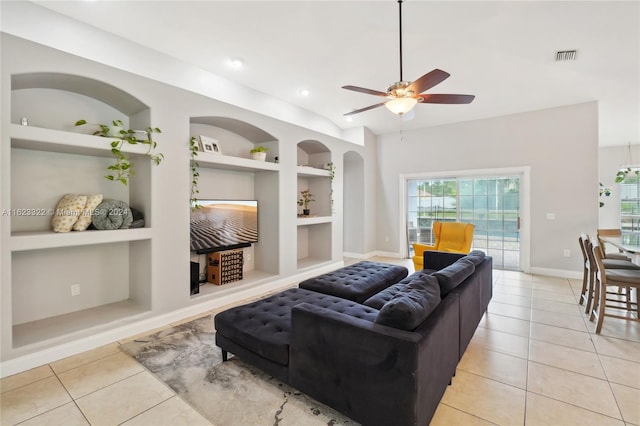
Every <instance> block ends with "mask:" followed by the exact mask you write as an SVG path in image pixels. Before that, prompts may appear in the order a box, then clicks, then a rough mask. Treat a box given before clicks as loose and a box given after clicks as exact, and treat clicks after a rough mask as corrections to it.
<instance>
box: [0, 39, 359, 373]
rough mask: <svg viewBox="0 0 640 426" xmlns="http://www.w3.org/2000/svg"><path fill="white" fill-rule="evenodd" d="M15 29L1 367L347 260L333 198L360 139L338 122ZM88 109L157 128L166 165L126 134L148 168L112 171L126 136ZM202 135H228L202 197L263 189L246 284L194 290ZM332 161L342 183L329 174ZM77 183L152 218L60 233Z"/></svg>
mask: <svg viewBox="0 0 640 426" xmlns="http://www.w3.org/2000/svg"><path fill="white" fill-rule="evenodd" d="M1 37H2V50H1V52H0V56H2V61H1V62H0V63H1V66H0V81H1V83H2V92H1V93H0V110H2V114H1V115H0V123H1V130H2V132H1V133H0V212H2V214H1V215H0V225H1V226H0V334H1V336H0V338H1V341H0V354H1V358H0V362H2V367H3V368H2V371H1V372H0V373H2V375H9V374H14V373H17V372H20V371H24V370H26V369H29V368H33V367H37V366H39V365H43V364H46V363H49V362H52V361H53V360H55V359H60V358H63V357H67V356H71V355H75V354H77V353H80V352H83V351H86V350H90V349H93V348H96V347H99V346H102V345H105V344H109V343H112V342H114V341H116V340H118V339H125V338H128V337H131V336H134V335H139V334H141V333H145V332H148V331H149V330H152V329H155V328H158V327H163V326H166V325H167V324H171V323H173V322H175V321H179V320H182V319H184V318H185V317H189V316H192V315H198V314H201V313H203V312H208V311H211V310H213V309H219V308H221V307H223V306H227V305H228V304H231V303H238V302H240V301H242V300H246V299H251V298H257V297H261V295H263V294H266V293H267V292H272V291H278V290H280V289H283V288H286V287H289V286H291V285H296V283H297V282H300V281H301V280H303V279H306V278H309V277H311V276H314V275H316V274H321V273H324V272H328V271H329V270H332V269H334V268H337V267H339V266H340V265H341V264H342V263H343V259H342V251H341V244H342V232H341V231H342V230H341V229H339V227H342V226H343V222H342V209H341V208H338V211H337V213H336V212H334V211H332V210H333V209H332V198H333V197H332V194H333V189H335V190H336V198H338V205H339V207H341V206H340V204H341V203H342V200H343V193H342V179H343V172H344V170H343V168H342V163H341V161H342V157H343V151H344V150H356V151H360V150H361V148H359V147H357V146H356V147H355V148H354V147H352V146H351V145H352V144H350V143H348V142H346V141H343V140H341V139H339V138H338V137H336V136H331V135H333V134H334V132H333V130H331V129H329V130H330V131H329V133H326V132H324V131H322V130H314V129H316V126H315V125H310V126H309V127H308V128H306V127H304V126H300V125H295V124H292V123H291V122H289V121H286V119H284V120H283V117H286V114H285V115H282V114H279V113H278V114H274V115H270V114H261V113H259V112H256V111H254V110H249V109H245V108H243V107H242V106H240V105H233V104H231V103H229V102H224V101H221V100H218V99H214V98H212V97H211V96H210V95H206V94H202V93H206V92H207V91H206V90H203V91H202V93H196V92H194V91H192V90H184V89H181V88H180V87H176V86H172V85H168V84H164V83H162V82H161V81H159V80H157V79H151V78H146V77H144V76H142V75H140V74H134V73H130V72H128V71H125V70H123V69H121V68H119V66H120V63H119V62H118V61H117V60H114V61H113V66H109V65H105V64H104V63H99V62H95V61H92V60H89V59H86V58H83V57H82V56H79V55H72V54H69V53H66V52H65V51H64V50H58V49H54V48H50V47H47V46H44V45H42V44H38V43H35V42H31V41H28V40H25V39H21V38H18V37H14V36H12V35H9V34H5V33H3V34H2V35H1ZM34 70H38V71H37V72H34ZM41 70H45V71H46V72H41ZM85 76H91V77H85ZM196 84H199V83H197V82H196ZM167 99H170V100H171V102H167ZM278 117H280V118H278ZM23 118H24V119H25V120H23ZM78 120H86V122H87V123H103V124H107V125H108V124H110V123H111V122H112V121H113V120H122V121H123V126H122V127H124V128H131V129H146V128H147V127H149V126H152V127H159V128H161V129H162V133H160V134H157V135H156V134H155V133H154V136H153V139H154V141H156V142H158V147H157V148H156V149H155V150H154V152H156V153H163V154H164V155H165V159H164V160H163V161H162V163H161V164H160V165H159V166H158V167H156V166H155V165H153V163H152V162H151V161H150V158H149V155H148V153H147V148H148V145H135V146H133V145H128V144H125V145H124V146H123V147H122V149H123V151H124V152H125V153H126V154H127V156H128V157H129V158H131V159H132V160H133V162H134V170H135V176H132V177H131V178H130V179H129V182H128V185H127V186H125V185H122V184H120V183H119V182H112V181H109V180H107V179H105V175H107V174H109V173H110V172H109V171H108V167H109V166H110V165H112V164H114V161H115V160H114V158H113V155H112V152H111V146H110V144H111V142H112V141H113V140H114V139H112V138H102V137H98V136H93V135H92V133H93V132H94V131H96V130H97V129H98V128H99V127H98V126H97V125H96V124H87V125H83V126H77V127H76V126H75V123H76V122H77V121H78ZM23 122H26V125H23V124H22V123H23ZM320 128H324V126H320ZM200 136H205V137H208V138H212V139H215V140H216V142H217V146H218V149H217V150H215V151H216V152H204V151H200V152H198V155H197V156H196V157H195V161H197V162H198V164H199V168H198V171H199V173H200V177H199V183H198V188H199V190H200V193H199V194H197V195H196V197H197V198H199V199H218V200H257V201H258V208H259V214H258V227H259V229H258V232H259V241H258V242H257V243H254V244H252V245H251V247H248V248H243V250H244V255H245V256H244V267H243V279H242V280H240V281H236V282H232V283H228V284H224V285H221V286H217V285H214V284H204V285H202V286H200V292H199V294H195V295H191V294H190V292H189V289H190V285H189V284H190V283H189V272H190V268H189V265H188V262H189V260H191V261H194V260H197V258H198V257H200V258H201V259H200V264H201V265H202V269H204V266H205V259H203V258H204V255H195V254H193V253H191V254H190V252H189V204H190V203H189V198H190V182H191V179H190V176H189V165H190V160H191V158H190V155H189V147H190V144H189V140H190V138H191V137H194V138H196V140H199V138H200ZM205 140H206V139H205ZM258 146H263V147H265V148H267V156H266V161H257V160H254V159H252V158H251V154H250V151H251V149H253V148H255V147H258ZM334 156H335V159H337V160H338V163H339V167H338V172H337V176H338V177H337V178H336V179H337V180H336V185H335V188H333V187H332V181H333V177H332V176H333V173H332V172H331V171H330V170H327V163H330V162H332V161H335V159H334ZM304 189H309V190H310V191H311V192H312V193H313V194H314V198H315V201H314V202H313V203H312V204H311V215H310V216H308V217H298V214H302V209H301V208H299V206H297V204H296V201H297V200H298V198H299V192H300V191H301V190H304ZM360 192H362V191H360ZM68 193H74V194H87V195H93V194H102V195H103V197H104V198H105V199H114V200H120V201H124V202H126V203H128V204H129V205H130V206H131V207H132V208H135V209H136V210H137V211H139V212H140V213H141V214H142V215H143V216H144V221H145V223H144V227H141V228H135V229H119V230H109V231H104V230H86V231H72V232H68V233H55V232H53V231H52V230H51V217H52V216H51V214H52V213H53V210H55V208H56V206H57V204H58V202H59V200H60V199H61V198H62V197H63V196H64V195H65V194H68ZM360 205H361V204H360ZM360 205H359V206H360ZM34 211H36V212H37V213H36V214H24V212H34ZM358 211H359V210H358ZM42 212H45V213H44V214H42ZM338 240H340V241H338ZM194 257H195V258H196V259H194Z"/></svg>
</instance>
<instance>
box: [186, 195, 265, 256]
mask: <svg viewBox="0 0 640 426" xmlns="http://www.w3.org/2000/svg"><path fill="white" fill-rule="evenodd" d="M196 203H197V205H198V206H199V207H198V208H192V209H191V221H190V225H191V226H190V228H191V251H195V252H196V253H198V254H204V253H212V252H215V251H222V250H231V249H234V248H240V247H249V246H250V245H251V244H252V243H257V242H258V201H256V200H198V201H197V202H196ZM196 203H193V204H194V205H192V206H191V207H195V204H196Z"/></svg>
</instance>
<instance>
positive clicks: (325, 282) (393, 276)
mask: <svg viewBox="0 0 640 426" xmlns="http://www.w3.org/2000/svg"><path fill="white" fill-rule="evenodd" d="M408 273H409V270H408V269H407V268H405V267H404V266H398V265H391V264H388V263H380V262H370V261H363V262H358V263H355V264H353V265H349V266H346V267H344V268H340V269H337V270H335V271H332V272H329V273H327V274H323V275H319V276H317V277H313V278H309V279H308V280H305V281H303V282H301V283H300V285H299V287H300V288H304V289H306V290H312V291H317V292H319V293H324V294H330V295H332V296H337V297H341V298H343V299H348V300H353V301H354V302H358V303H362V302H364V301H365V300H367V299H368V298H369V297H371V296H373V295H374V294H376V293H378V292H379V291H381V290H383V289H385V288H387V287H389V286H390V285H391V284H395V283H397V282H398V281H400V280H401V279H403V278H404V277H406V276H407V274H408Z"/></svg>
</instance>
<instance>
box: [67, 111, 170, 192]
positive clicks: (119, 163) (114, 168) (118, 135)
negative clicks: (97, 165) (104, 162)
mask: <svg viewBox="0 0 640 426" xmlns="http://www.w3.org/2000/svg"><path fill="white" fill-rule="evenodd" d="M85 124H89V123H87V121H86V120H78V121H76V124H75V126H84V125H85ZM95 125H96V126H98V130H96V131H95V132H93V135H95V136H102V137H105V138H115V139H117V140H114V141H112V142H111V153H112V154H113V156H114V157H115V159H116V162H115V163H114V164H112V165H110V166H109V167H107V169H108V170H110V171H111V172H113V173H112V174H109V175H106V176H105V178H107V179H109V180H112V181H118V182H120V183H122V184H123V185H127V183H128V182H129V178H130V177H132V176H135V172H134V171H133V162H132V161H131V160H130V159H129V157H127V156H126V155H125V153H124V152H122V146H123V145H124V144H125V143H127V144H129V145H137V144H143V145H149V150H148V151H147V154H149V156H150V158H151V161H153V163H154V164H155V165H156V166H157V165H159V164H160V162H161V161H162V160H163V159H164V154H162V153H158V154H155V153H152V152H153V150H154V149H155V148H156V146H157V143H156V142H154V141H153V139H152V137H151V134H152V133H162V131H161V130H160V129H159V128H157V127H147V128H146V129H145V130H131V129H127V130H125V129H124V123H123V122H122V120H113V121H112V122H111V124H110V125H108V124H95ZM141 134H142V135H144V136H143V137H144V139H140V138H139V137H138V136H139V135H141Z"/></svg>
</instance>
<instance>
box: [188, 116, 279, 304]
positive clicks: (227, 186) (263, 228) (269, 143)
mask: <svg viewBox="0 0 640 426" xmlns="http://www.w3.org/2000/svg"><path fill="white" fill-rule="evenodd" d="M190 125H191V126H190V127H191V136H192V137H195V138H196V139H199V137H200V135H203V136H205V137H207V138H211V139H215V140H217V141H218V145H219V148H220V150H221V151H222V154H215V153H208V152H202V151H200V152H198V155H197V156H196V158H195V161H197V163H198V165H199V173H200V176H199V182H198V189H199V191H200V193H199V194H198V198H199V199H203V200H204V199H222V200H224V199H228V200H257V201H258V232H259V241H258V242H257V243H254V244H252V245H251V247H247V248H243V250H244V252H245V253H244V259H245V264H244V267H243V274H244V277H243V279H242V280H240V281H237V282H233V283H229V284H224V285H222V286H216V285H213V284H204V285H201V286H200V292H199V293H198V294H195V295H192V296H191V299H192V300H193V301H201V300H202V299H203V298H207V297H215V296H219V295H220V294H221V293H226V292H228V291H233V290H234V289H236V290H237V289H241V288H243V287H245V286H247V285H257V284H259V283H261V282H264V281H266V280H268V279H270V278H273V277H276V276H277V275H278V274H279V273H280V269H279V241H280V239H279V234H278V229H279V197H280V190H279V188H280V183H279V171H280V164H279V163H276V162H274V159H275V157H277V156H278V150H279V143H278V141H277V140H275V138H274V137H273V136H271V135H270V134H269V133H267V132H265V131H263V130H261V129H259V128H257V127H256V126H253V125H252V124H249V123H245V122H242V121H239V120H235V119H231V118H228V117H195V118H192V119H191V120H190ZM256 146H265V147H267V149H268V154H269V155H268V157H267V161H259V160H254V159H251V158H250V151H251V149H253V148H254V147H256ZM194 256H195V255H194V254H192V261H193V260H196V259H194ZM197 261H198V263H199V264H200V272H201V273H202V272H204V270H205V268H206V256H205V255H200V256H198V257H197ZM187 288H188V287H186V286H185V291H186V289H187Z"/></svg>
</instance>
